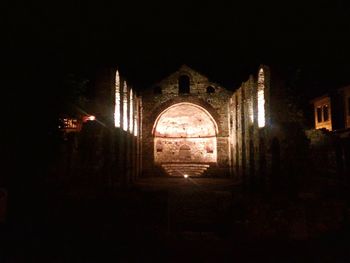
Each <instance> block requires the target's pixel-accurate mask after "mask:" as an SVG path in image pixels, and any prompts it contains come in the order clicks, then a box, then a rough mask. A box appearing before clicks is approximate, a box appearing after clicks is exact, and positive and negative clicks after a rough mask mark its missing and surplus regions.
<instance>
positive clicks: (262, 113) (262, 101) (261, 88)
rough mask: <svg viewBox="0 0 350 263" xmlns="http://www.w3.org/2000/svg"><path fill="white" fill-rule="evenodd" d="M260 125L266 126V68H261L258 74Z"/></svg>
mask: <svg viewBox="0 0 350 263" xmlns="http://www.w3.org/2000/svg"><path fill="white" fill-rule="evenodd" d="M258 126H259V128H262V127H265V78H264V70H263V69H260V70H259V76H258Z"/></svg>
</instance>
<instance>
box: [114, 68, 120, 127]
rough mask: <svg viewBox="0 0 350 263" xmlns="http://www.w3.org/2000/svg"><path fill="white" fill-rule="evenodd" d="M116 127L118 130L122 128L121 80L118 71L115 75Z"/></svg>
mask: <svg viewBox="0 0 350 263" xmlns="http://www.w3.org/2000/svg"><path fill="white" fill-rule="evenodd" d="M114 126H115V127H117V128H119V127H120V78H119V72H118V70H117V72H116V73H115V108H114Z"/></svg>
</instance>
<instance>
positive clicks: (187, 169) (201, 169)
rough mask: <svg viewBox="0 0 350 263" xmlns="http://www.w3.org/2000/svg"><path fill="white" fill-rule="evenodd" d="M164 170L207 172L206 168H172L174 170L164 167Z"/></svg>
mask: <svg viewBox="0 0 350 263" xmlns="http://www.w3.org/2000/svg"><path fill="white" fill-rule="evenodd" d="M163 168H164V169H165V170H167V171H179V170H181V171H183V170H186V171H203V172H204V171H205V170H207V168H206V167H205V168H196V167H177V168H174V167H172V168H169V167H163Z"/></svg>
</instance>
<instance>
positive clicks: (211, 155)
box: [153, 103, 218, 176]
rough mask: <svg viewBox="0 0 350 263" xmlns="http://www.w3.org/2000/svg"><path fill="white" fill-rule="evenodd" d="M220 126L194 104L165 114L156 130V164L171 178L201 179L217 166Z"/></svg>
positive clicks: (180, 105) (168, 109) (161, 115)
mask: <svg viewBox="0 0 350 263" xmlns="http://www.w3.org/2000/svg"><path fill="white" fill-rule="evenodd" d="M217 132H218V129H217V124H216V122H215V120H214V119H213V117H212V116H211V115H210V113H209V112H208V111H207V110H205V109H204V108H202V107H200V106H198V105H196V104H193V103H178V104H175V105H172V106H170V107H169V108H167V109H166V110H164V111H163V112H162V113H161V114H160V115H159V116H158V118H157V119H156V121H155V123H154V126H153V136H154V160H155V163H156V164H158V165H162V166H163V167H164V168H165V170H166V171H167V172H168V174H169V175H183V174H185V173H186V174H189V175H197V176H198V175H201V174H202V173H203V172H204V171H205V170H206V168H208V167H209V165H210V164H211V163H216V162H217Z"/></svg>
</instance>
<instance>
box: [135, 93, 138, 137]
mask: <svg viewBox="0 0 350 263" xmlns="http://www.w3.org/2000/svg"><path fill="white" fill-rule="evenodd" d="M134 101H135V110H134V135H135V136H137V129H138V126H137V121H138V105H137V104H138V103H137V98H136V97H135V100H134Z"/></svg>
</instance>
